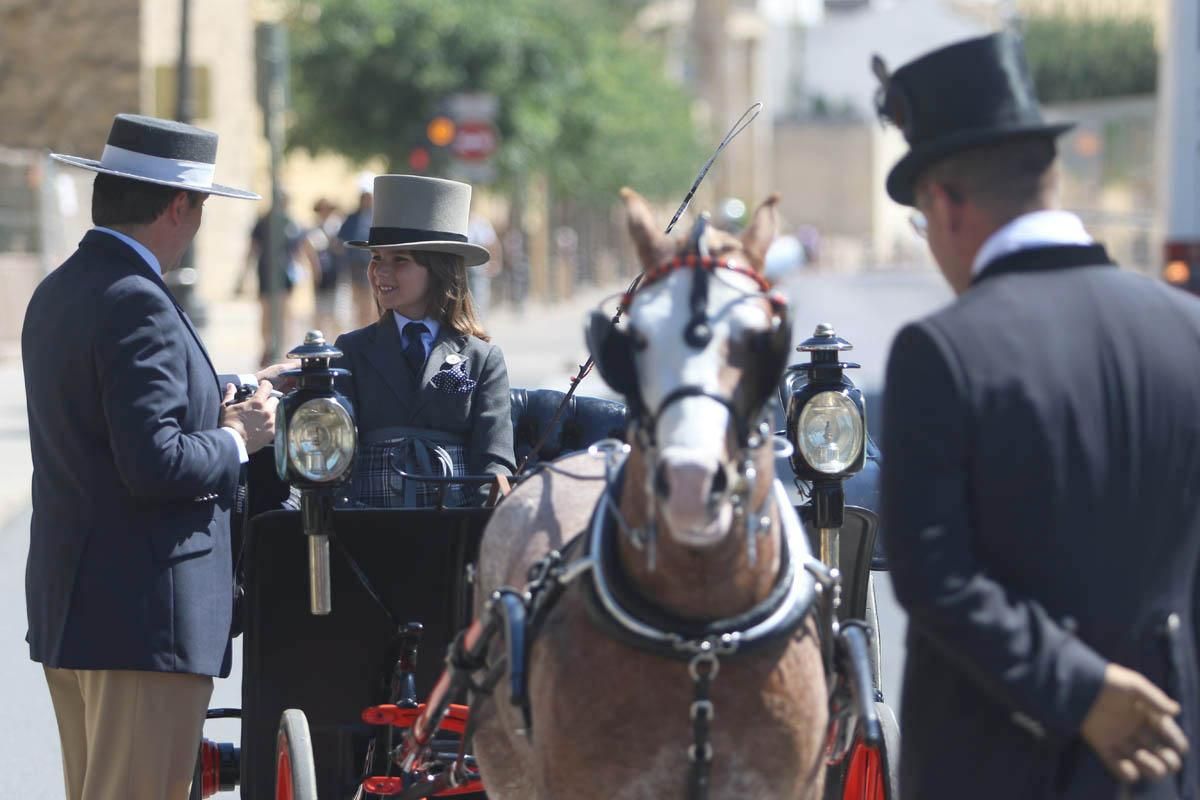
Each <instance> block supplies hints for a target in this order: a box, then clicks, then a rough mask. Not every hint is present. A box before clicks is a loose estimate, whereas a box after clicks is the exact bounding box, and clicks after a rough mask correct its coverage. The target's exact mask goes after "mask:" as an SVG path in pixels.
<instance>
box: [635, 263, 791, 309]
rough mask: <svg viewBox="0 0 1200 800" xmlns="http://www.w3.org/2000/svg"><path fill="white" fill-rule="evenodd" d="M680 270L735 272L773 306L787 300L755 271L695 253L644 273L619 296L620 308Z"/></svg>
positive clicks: (784, 302)
mask: <svg viewBox="0 0 1200 800" xmlns="http://www.w3.org/2000/svg"><path fill="white" fill-rule="evenodd" d="M680 269H702V270H706V271H708V272H714V271H716V270H718V269H727V270H730V271H732V272H736V273H738V274H740V275H745V276H746V277H748V278H751V279H752V280H753V281H754V282H755V283H757V284H758V288H759V289H760V290H761V291H762V293H763V294H765V295H767V296H768V298H769V299H770V301H771V303H772V304H774V305H779V304H786V302H787V300H786V299H785V298H784V297H783V296H782V295H780V294H779V293H778V292H773V291H772V290H771V284H769V283H767V281H766V279H765V278H763V276H762V275H760V274H758V273H757V272H756V271H754V270H752V269H750V268H749V267H744V266H742V265H741V264H731V263H730V262H729V261H728V260H726V259H724V258H713V257H712V256H701V255H696V254H695V253H689V254H688V255H686V256H675V257H674V258H672V259H670V260H668V261H664V262H663V263H662V264H660V265H659V266H657V267H655V268H654V269H652V270H650V271H649V272H647V273H646V276H645V277H644V278H643V279H642V282H641V283H640V284H639V285H638V287H637V288H636V289H634V290H633V291H629V292H626V293H625V294H624V295H622V296H621V308H623V309H628V308H629V304H630V303H632V302H633V296H634V295H635V294H637V293H638V292H639V291H641V290H642V289H645V288H646V287H647V286H649V285H651V284H652V283H655V282H657V281H659V280H662V279H663V278H665V277H667V276H668V275H670V274H671V273H672V272H675V271H676V270H680Z"/></svg>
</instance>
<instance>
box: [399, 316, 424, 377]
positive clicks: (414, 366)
mask: <svg viewBox="0 0 1200 800" xmlns="http://www.w3.org/2000/svg"><path fill="white" fill-rule="evenodd" d="M425 333H429V328H426V327H425V323H423V322H410V323H408V324H407V325H405V326H404V336H403V337H402V338H403V339H404V360H405V361H407V362H408V366H409V369H411V370H412V374H413V375H414V376H416V377H418V378H419V377H420V376H421V367H423V366H425V343H424V342H422V341H421V335H422V334H425Z"/></svg>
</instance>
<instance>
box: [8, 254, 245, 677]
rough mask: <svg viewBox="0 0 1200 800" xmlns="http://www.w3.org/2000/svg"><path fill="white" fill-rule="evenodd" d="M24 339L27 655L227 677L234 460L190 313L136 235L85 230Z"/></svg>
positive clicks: (28, 318) (54, 663) (77, 664)
mask: <svg viewBox="0 0 1200 800" xmlns="http://www.w3.org/2000/svg"><path fill="white" fill-rule="evenodd" d="M21 348H22V359H23V361H24V370H25V393H26V399H27V404H28V413H29V436H30V444H31V448H32V455H33V469H34V472H33V524H32V530H31V531H30V547H29V561H28V565H27V568H26V576H25V590H26V601H27V604H28V614H29V633H28V637H27V638H28V641H29V649H30V656H31V657H32V658H33V659H34V660H35V661H40V662H42V663H43V664H45V665H46V666H49V667H60V668H69V669H130V670H152V671H162V672H187V673H194V674H199V675H214V676H225V675H227V674H228V673H229V666H230V625H231V618H232V606H233V569H232V555H231V552H230V533H229V515H230V507H231V505H232V503H233V499H234V495H235V492H236V487H237V481H238V477H239V473H240V470H241V465H240V464H239V463H238V454H237V446H236V444H235V443H234V440H233V437H231V436H229V434H228V433H226V432H224V431H221V430H219V429H218V418H219V413H220V408H221V400H222V390H221V387H220V385H219V383H218V378H217V375H216V373H215V372H214V370H213V366H212V364H211V362H210V361H209V358H208V354H207V353H206V352H205V350H204V347H203V346H202V344H201V343H200V339H199V337H198V336H197V334H196V331H195V330H194V329H193V328H192V325H191V323H190V322H189V321H188V320H187V318H186V317H185V315H184V313H183V311H182V310H181V309H180V308H179V307H178V306H177V305H176V303H175V301H174V299H173V298H172V297H171V295H170V293H169V292H168V291H167V288H166V286H165V285H164V284H163V282H162V280H161V279H160V278H159V277H158V276H157V275H156V274H155V273H154V272H153V270H152V269H151V268H150V267H149V265H147V264H146V263H145V261H144V260H143V259H142V258H141V257H140V256H139V255H138V254H137V253H136V252H134V251H133V249H132V248H130V247H129V246H128V245H126V244H125V243H123V242H121V241H120V240H119V239H117V238H115V237H113V236H111V235H109V234H106V233H102V232H99V231H91V232H89V233H88V234H87V235H86V236H85V237H84V239H83V241H82V242H81V243H80V245H79V249H78V250H76V252H75V253H74V254H73V255H72V256H71V257H70V258H69V259H67V261H66V262H64V263H63V264H62V266H60V267H59V268H58V269H56V270H55V271H54V272H52V273H51V274H50V275H48V276H47V277H46V279H45V280H43V281H42V283H41V284H40V285H39V286H38V288H37V290H36V291H35V292H34V294H33V298H32V299H31V300H30V302H29V307H28V309H27V311H26V314H25V324H24V328H23V330H22V333H21Z"/></svg>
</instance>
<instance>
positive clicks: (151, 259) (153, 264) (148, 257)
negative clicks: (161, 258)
mask: <svg viewBox="0 0 1200 800" xmlns="http://www.w3.org/2000/svg"><path fill="white" fill-rule="evenodd" d="M92 230H96V231H100V232H101V233H107V234H108V235H109V236H115V237H117V238H118V239H120V240H121V241H122V242H124V243H125V244H127V245H129V246H130V247H132V248H133V249H134V252H136V253H137V254H138V255H139V256H141V257H142V260H143V261H145V262H146V263H147V264H149V265H150V269H152V270H154V274H155V275H157V276H158V277H160V278H161V277H162V266H161V265H160V264H159V263H158V258H157V257H156V256H155V255H154V253H151V252H150V248H148V247H146V245H144V244H142V243H141V242H139V241H138V240H137V239H134V238H133V237H132V236H128V235H126V234H124V233H121V232H120V231H114V230H113V229H112V228H105V227H103V226H101V225H97V226H96V227H95V228H92Z"/></svg>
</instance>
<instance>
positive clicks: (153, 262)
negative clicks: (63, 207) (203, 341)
mask: <svg viewBox="0 0 1200 800" xmlns="http://www.w3.org/2000/svg"><path fill="white" fill-rule="evenodd" d="M92 230H97V231H100V232H101V233H107V234H108V235H109V236H115V237H117V238H118V239H120V240H121V241H122V242H124V243H125V244H127V245H129V246H130V247H132V248H133V250H134V252H135V253H137V254H138V255H139V256H141V257H142V260H143V261H145V262H146V263H147V264H148V265H149V266H150V269H152V270H154V274H155V275H158V276H159V277H160V278H161V277H162V265H161V264H159V263H158V258H157V257H156V256H155V255H154V253H152V252H150V248H148V247H146V245H144V244H142V243H141V242H139V241H138V240H137V239H134V238H133V237H132V236H127V235H125V234H124V233H121V232H120V231H114V230H113V229H112V228H105V227H102V226H100V225H97V226H96V227H95V228H93V229H92ZM238 378H239V379H240V380H241V381H242V383H249V384H250V385H252V386H257V385H258V380H257V379H256V378H255V376H253V375H239V376H238ZM247 379H249V380H247ZM221 430H223V431H228V432H229V435H230V436H232V437H233V443H234V444H235V445H237V453H238V461H239V462H240V463H242V464H245V463H246V462H247V461H249V460H250V454H249V453H247V452H246V440H245V439H243V438H242V435H241V434H240V433H238V432H237V431H236V430H234V429H233V428H230V427H228V426H225V427H222V428H221Z"/></svg>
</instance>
